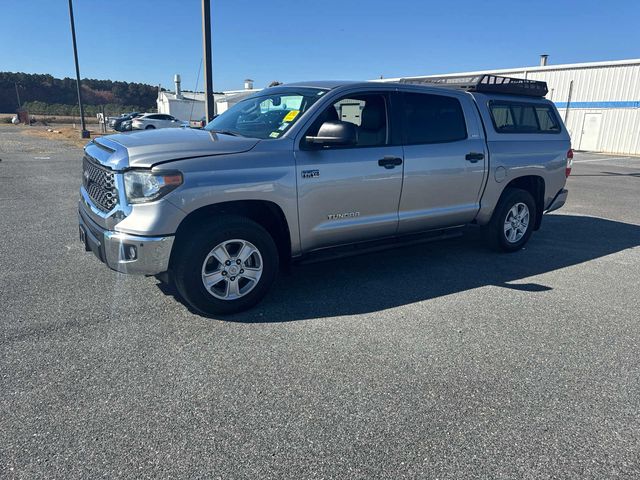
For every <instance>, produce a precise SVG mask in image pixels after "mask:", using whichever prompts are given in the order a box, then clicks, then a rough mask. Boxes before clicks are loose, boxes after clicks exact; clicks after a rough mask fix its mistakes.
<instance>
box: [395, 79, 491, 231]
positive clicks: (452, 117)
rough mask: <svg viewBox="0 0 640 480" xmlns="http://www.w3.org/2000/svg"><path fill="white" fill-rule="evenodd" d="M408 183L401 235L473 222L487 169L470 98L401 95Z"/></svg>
mask: <svg viewBox="0 0 640 480" xmlns="http://www.w3.org/2000/svg"><path fill="white" fill-rule="evenodd" d="M401 98H402V105H401V111H402V114H401V116H402V122H403V128H402V131H403V143H404V183H403V187H402V196H401V198H400V209H399V229H398V231H399V233H401V234H405V233H412V232H419V231H424V230H429V229H432V228H438V227H447V226H455V225H461V224H465V223H468V222H471V221H472V220H473V219H474V218H475V216H476V214H477V212H478V210H479V208H480V197H481V191H482V186H483V184H484V177H485V171H486V165H487V160H488V159H487V151H486V146H485V140H484V135H483V134H482V133H481V126H480V123H479V122H480V120H479V119H478V116H477V113H476V110H475V105H474V104H473V100H472V99H471V98H469V96H468V95H467V94H465V93H457V92H450V93H449V92H443V93H440V92H437V93H422V92H418V91H405V92H402V95H401Z"/></svg>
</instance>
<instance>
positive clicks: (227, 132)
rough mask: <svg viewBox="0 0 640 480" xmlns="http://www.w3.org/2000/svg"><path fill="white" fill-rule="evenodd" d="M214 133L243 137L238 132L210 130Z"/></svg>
mask: <svg viewBox="0 0 640 480" xmlns="http://www.w3.org/2000/svg"><path fill="white" fill-rule="evenodd" d="M210 131H211V132H213V133H222V134H223V135H231V136H233V137H242V136H243V135H240V134H239V133H238V132H234V131H233V130H210Z"/></svg>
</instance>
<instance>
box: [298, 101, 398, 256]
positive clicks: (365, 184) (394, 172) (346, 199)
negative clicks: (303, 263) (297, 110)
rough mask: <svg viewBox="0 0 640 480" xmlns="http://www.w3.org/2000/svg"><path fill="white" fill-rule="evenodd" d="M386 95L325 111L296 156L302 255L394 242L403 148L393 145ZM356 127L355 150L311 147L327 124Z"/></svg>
mask: <svg viewBox="0 0 640 480" xmlns="http://www.w3.org/2000/svg"><path fill="white" fill-rule="evenodd" d="M390 101H391V98H390V94H389V93H388V92H375V93H372V92H361V93H351V94H349V95H348V96H346V97H342V98H339V99H338V100H337V101H335V102H333V104H332V105H330V106H329V107H328V108H327V109H325V110H324V111H323V112H322V113H321V114H320V115H319V116H318V117H317V119H316V121H314V122H313V124H312V126H311V127H310V128H308V129H307V131H306V132H305V133H304V136H303V139H302V141H301V142H300V145H299V148H298V149H297V151H296V152H295V156H296V174H297V178H298V212H299V222H300V241H301V246H302V248H303V250H305V251H311V250H316V249H320V248H324V247H330V246H336V245H340V244H348V243H354V242H359V241H363V240H374V239H379V238H384V237H391V236H393V235H395V234H396V231H397V228H398V204H399V201H400V193H401V189H402V174H403V151H402V146H401V145H399V144H394V143H395V142H392V141H391V139H392V135H391V134H392V127H393V126H392V125H391V118H392V116H391V115H390V112H391V109H390V106H391V103H390ZM327 120H329V121H344V122H351V123H353V124H355V125H356V129H357V132H358V141H357V142H356V144H355V145H352V146H322V147H319V148H314V147H313V146H310V145H307V144H306V142H305V140H304V138H305V137H306V136H314V135H316V133H317V129H318V128H319V127H320V125H321V124H322V123H323V121H327Z"/></svg>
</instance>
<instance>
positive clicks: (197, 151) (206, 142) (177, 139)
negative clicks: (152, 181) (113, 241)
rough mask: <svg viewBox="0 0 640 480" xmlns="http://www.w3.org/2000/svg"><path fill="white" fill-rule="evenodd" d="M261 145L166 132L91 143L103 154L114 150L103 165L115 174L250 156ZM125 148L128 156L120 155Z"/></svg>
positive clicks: (119, 136)
mask: <svg viewBox="0 0 640 480" xmlns="http://www.w3.org/2000/svg"><path fill="white" fill-rule="evenodd" d="M259 141H260V140H258V139H255V138H244V137H234V136H232V135H224V134H219V133H213V132H209V131H207V130H197V129H192V128H164V129H157V130H151V131H149V130H146V131H142V132H133V133H120V134H116V135H108V136H105V137H100V138H97V139H95V140H94V141H93V142H92V143H94V144H96V145H97V147H98V148H100V149H102V150H111V151H112V152H113V154H112V155H110V156H109V158H108V160H107V161H106V162H104V163H106V164H107V165H108V166H109V167H111V168H113V169H115V170H121V169H123V168H126V167H127V166H129V167H151V166H153V165H155V164H157V163H161V162H167V161H171V160H178V159H182V158H189V157H204V156H208V155H225V154H230V153H242V152H247V151H249V150H251V149H252V148H253V147H255V145H256V144H257V143H258V142H259ZM122 147H125V148H126V155H123V153H124V152H121V151H122V150H123V149H122ZM118 151H120V152H118ZM118 153H120V154H118ZM127 157H128V162H127V161H126V159H127Z"/></svg>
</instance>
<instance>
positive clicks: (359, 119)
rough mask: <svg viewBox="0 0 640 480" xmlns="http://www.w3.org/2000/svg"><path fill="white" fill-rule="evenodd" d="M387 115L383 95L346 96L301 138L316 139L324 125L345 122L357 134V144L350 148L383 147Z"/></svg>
mask: <svg viewBox="0 0 640 480" xmlns="http://www.w3.org/2000/svg"><path fill="white" fill-rule="evenodd" d="M388 111H389V109H388V108H387V100H386V96H385V95H382V94H362V95H350V96H349V97H346V98H341V99H340V100H338V101H337V102H335V103H334V104H333V105H330V106H329V107H327V108H326V109H325V110H324V111H323V112H322V113H321V114H320V115H319V116H318V118H317V119H316V121H315V122H313V124H312V125H311V127H310V128H309V130H308V131H307V132H306V134H305V135H310V136H316V135H317V134H318V130H319V129H320V127H321V126H322V124H323V123H324V122H348V123H353V124H354V125H355V126H356V130H357V132H358V141H357V143H356V145H355V146H354V147H375V146H382V145H387V144H388V143H389V120H388V118H389V115H388ZM352 148H353V147H352Z"/></svg>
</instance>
